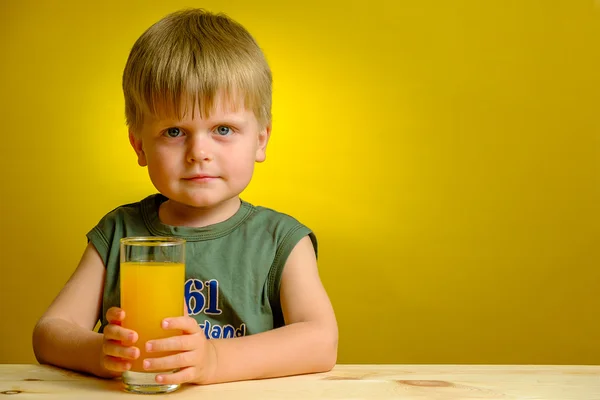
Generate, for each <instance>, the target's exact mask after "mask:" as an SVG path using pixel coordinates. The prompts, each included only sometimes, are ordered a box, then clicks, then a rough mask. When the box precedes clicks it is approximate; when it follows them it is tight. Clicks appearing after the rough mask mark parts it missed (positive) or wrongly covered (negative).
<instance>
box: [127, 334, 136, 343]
mask: <svg viewBox="0 0 600 400" xmlns="http://www.w3.org/2000/svg"><path fill="white" fill-rule="evenodd" d="M133 337H134V335H133V333H130V334H129V335H127V339H129V341H130V342H131V341H133Z"/></svg>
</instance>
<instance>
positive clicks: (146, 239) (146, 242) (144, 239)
mask: <svg viewBox="0 0 600 400" xmlns="http://www.w3.org/2000/svg"><path fill="white" fill-rule="evenodd" d="M120 242H121V244H122V245H125V246H177V245H181V244H184V243H185V239H183V238H178V237H174V236H128V237H124V238H121V239H120Z"/></svg>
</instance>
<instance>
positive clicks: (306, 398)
mask: <svg viewBox="0 0 600 400" xmlns="http://www.w3.org/2000/svg"><path fill="white" fill-rule="evenodd" d="M9 396H14V397H9ZM136 396H143V395H136V394H129V393H125V392H122V391H121V382H120V381H119V380H104V379H98V378H93V377H88V376H84V375H81V374H78V373H74V372H70V371H65V370H62V369H58V368H54V367H48V366H40V365H10V364H3V365H2V364H0V400H4V399H6V400H8V399H9V398H10V399H15V400H25V399H108V400H110V399H130V400H131V399H134V398H136ZM150 397H151V398H152V399H158V398H168V399H172V400H177V399H184V400H185V399H198V400H230V399H235V400H255V399H260V400H271V399H286V400H288V399H289V400H300V399H302V400H310V399H369V400H371V399H372V400H377V399H405V400H417V399H418V400H428V399H432V400H446V399H503V400H509V399H514V400H534V399H535V400H584V399H585V400H600V366H516V365H498V366H481V365H338V366H336V367H335V368H334V369H333V370H332V371H331V372H328V373H325V374H313V375H302V376H293V377H288V378H278V379H268V380H262V381H249V382H233V383H226V384H219V385H209V386H195V385H185V386H183V387H182V388H181V389H179V390H178V391H177V392H174V393H171V394H166V395H151V396H150Z"/></svg>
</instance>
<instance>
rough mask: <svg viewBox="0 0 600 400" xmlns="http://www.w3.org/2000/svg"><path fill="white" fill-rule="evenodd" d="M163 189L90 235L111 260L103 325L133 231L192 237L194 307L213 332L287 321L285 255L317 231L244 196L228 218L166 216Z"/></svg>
mask: <svg viewBox="0 0 600 400" xmlns="http://www.w3.org/2000/svg"><path fill="white" fill-rule="evenodd" d="M166 200H167V198H166V197H164V196H163V195H161V194H154V195H151V196H148V197H147V198H145V199H144V200H142V201H140V202H137V203H132V204H127V205H123V206H120V207H118V208H116V209H114V210H113V211H111V212H110V213H108V214H107V215H106V216H104V217H103V218H102V219H101V220H100V222H99V223H98V225H96V226H95V227H94V228H93V229H92V230H91V231H90V232H89V233H88V234H87V238H88V240H89V241H90V242H91V243H92V244H93V245H94V247H95V248H96V249H97V250H98V252H99V253H100V256H101V257H102V260H103V261H104V265H105V267H106V279H105V282H104V293H103V300H102V310H101V313H102V320H101V327H100V332H102V331H103V329H104V327H105V326H106V325H107V324H108V322H107V321H106V311H107V310H108V309H109V308H110V307H113V306H116V307H118V306H119V305H120V292H119V275H120V274H119V244H120V243H119V240H120V239H121V238H123V237H127V236H176V237H181V238H184V239H186V259H185V260H186V266H185V269H186V271H185V283H184V285H185V286H184V293H185V301H186V304H187V307H188V314H189V315H190V316H192V317H194V318H195V319H196V321H197V322H198V325H199V326H200V328H201V329H203V330H204V333H205V334H206V337H207V338H214V339H217V338H228V337H236V336H244V335H251V334H255V333H259V332H264V331H267V330H270V329H273V328H277V327H279V326H282V325H284V321H283V314H282V312H281V306H280V302H279V286H280V279H281V273H282V271H283V267H284V265H285V262H286V260H287V258H288V256H289V254H290V252H291V251H292V249H293V248H294V247H295V246H296V244H297V243H298V242H299V241H300V239H302V238H303V237H304V236H306V235H308V236H309V237H310V239H311V240H312V243H313V246H314V248H315V253H316V251H317V241H316V237H315V235H314V234H313V232H311V231H310V230H309V229H308V228H307V227H306V226H304V225H302V224H301V223H299V222H298V221H297V220H296V219H294V218H292V217H290V216H288V215H286V214H282V213H279V212H277V211H274V210H271V209H268V208H264V207H255V206H253V205H251V204H249V203H247V202H245V201H241V207H240V209H239V210H238V211H237V212H236V214H235V215H233V216H232V217H231V218H229V219H227V220H226V221H223V222H220V223H217V224H214V225H210V226H207V227H203V228H190V227H181V226H170V225H165V224H163V223H162V222H160V220H159V218H158V209H159V206H160V204H161V203H162V202H164V201H166Z"/></svg>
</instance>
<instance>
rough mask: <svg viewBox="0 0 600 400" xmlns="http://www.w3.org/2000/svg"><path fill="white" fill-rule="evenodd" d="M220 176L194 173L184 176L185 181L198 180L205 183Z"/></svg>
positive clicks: (197, 181)
mask: <svg viewBox="0 0 600 400" xmlns="http://www.w3.org/2000/svg"><path fill="white" fill-rule="evenodd" d="M218 178H219V177H218V176H214V175H194V176H190V177H188V178H183V180H184V181H187V182H196V183H205V182H210V181H213V180H216V179H218Z"/></svg>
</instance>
